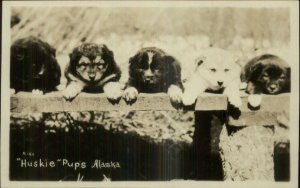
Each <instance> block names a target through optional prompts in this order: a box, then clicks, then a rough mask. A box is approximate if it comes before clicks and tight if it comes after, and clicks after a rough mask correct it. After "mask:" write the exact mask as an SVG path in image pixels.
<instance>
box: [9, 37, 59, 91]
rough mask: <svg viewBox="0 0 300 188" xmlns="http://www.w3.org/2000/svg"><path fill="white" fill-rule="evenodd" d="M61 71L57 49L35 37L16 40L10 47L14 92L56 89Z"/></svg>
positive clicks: (11, 77)
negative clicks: (56, 56)
mask: <svg viewBox="0 0 300 188" xmlns="http://www.w3.org/2000/svg"><path fill="white" fill-rule="evenodd" d="M60 76H61V72H60V67H59V65H58V63H57V61H56V58H55V49H54V48H53V47H51V46H50V45H49V44H48V43H46V42H43V41H42V40H40V39H38V38H35V37H27V38H22V39H19V40H16V41H15V42H14V43H13V44H12V46H11V48H10V88H11V89H12V93H14V92H18V91H32V92H33V93H36V94H43V93H45V92H49V91H54V90H56V88H55V87H56V86H57V85H58V84H59V80H60Z"/></svg>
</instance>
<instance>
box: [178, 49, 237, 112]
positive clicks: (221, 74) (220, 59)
mask: <svg viewBox="0 0 300 188" xmlns="http://www.w3.org/2000/svg"><path fill="white" fill-rule="evenodd" d="M240 73H241V66H240V65H239V63H238V58H237V57H235V56H234V55H233V54H232V53H230V52H228V51H225V50H223V49H219V48H210V49H207V50H205V51H204V52H203V53H202V55H201V56H200V57H199V58H197V60H196V68H195V72H194V73H193V75H192V76H191V78H190V79H189V80H188V81H187V82H186V84H185V90H184V93H183V96H182V102H183V104H184V105H187V106H188V105H192V104H194V102H195V100H196V99H197V97H198V96H199V95H200V94H201V93H203V92H204V91H213V92H221V93H224V94H226V95H227V96H228V100H229V102H230V103H231V104H232V105H234V106H235V107H239V106H241V105H242V101H241V98H240V91H239V85H240Z"/></svg>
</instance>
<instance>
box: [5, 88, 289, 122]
mask: <svg viewBox="0 0 300 188" xmlns="http://www.w3.org/2000/svg"><path fill="white" fill-rule="evenodd" d="M242 100H243V106H242V107H241V111H242V112H251V113H250V114H253V112H254V111H253V110H250V109H249V108H248V107H247V95H245V94H242ZM288 108H289V94H281V95H277V96H271V95H268V96H267V95H264V96H263V100H262V105H261V108H260V109H259V111H260V112H270V113H273V112H280V111H283V110H286V109H288ZM226 109H227V99H226V96H224V95H221V94H210V93H205V94H203V95H201V96H200V97H198V99H197V102H196V104H195V106H194V107H192V108H189V109H188V110H195V111H212V110H226ZM113 110H140V111H145V110H177V109H176V108H174V107H173V106H172V104H171V102H170V98H169V97H168V95H167V94H165V93H157V94H140V95H139V96H138V99H137V101H136V102H135V103H134V104H132V105H129V104H126V103H125V101H124V100H123V99H122V100H120V101H119V103H117V104H112V103H110V102H109V101H108V100H107V98H106V96H105V95H104V94H90V93H81V94H79V95H78V96H77V97H76V98H75V99H74V100H73V101H72V102H69V101H66V100H65V99H64V98H63V97H62V94H61V92H52V93H47V94H46V95H33V94H31V93H29V92H19V93H17V94H14V95H11V111H12V112H16V113H31V112H61V111H113ZM255 114H256V113H255ZM251 118H252V117H251Z"/></svg>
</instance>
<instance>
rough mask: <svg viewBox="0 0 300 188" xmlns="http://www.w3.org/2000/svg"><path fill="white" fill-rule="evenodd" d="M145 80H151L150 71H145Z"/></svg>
mask: <svg viewBox="0 0 300 188" xmlns="http://www.w3.org/2000/svg"><path fill="white" fill-rule="evenodd" d="M145 79H146V80H151V79H153V74H152V72H151V71H150V70H147V71H146V72H145Z"/></svg>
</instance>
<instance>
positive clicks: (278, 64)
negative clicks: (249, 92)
mask: <svg viewBox="0 0 300 188" xmlns="http://www.w3.org/2000/svg"><path fill="white" fill-rule="evenodd" d="M250 71H251V75H250V77H251V78H250V80H251V81H253V82H254V83H256V84H258V85H259V86H260V87H261V89H262V92H263V93H266V94H278V93H280V92H284V91H285V90H287V89H288V87H289V84H290V67H289V66H288V64H287V63H286V62H285V61H284V60H282V59H281V58H279V57H277V56H273V55H269V54H266V55H263V56H261V57H260V58H259V59H258V60H257V62H256V63H254V64H253V66H252V67H250Z"/></svg>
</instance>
